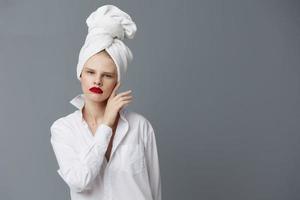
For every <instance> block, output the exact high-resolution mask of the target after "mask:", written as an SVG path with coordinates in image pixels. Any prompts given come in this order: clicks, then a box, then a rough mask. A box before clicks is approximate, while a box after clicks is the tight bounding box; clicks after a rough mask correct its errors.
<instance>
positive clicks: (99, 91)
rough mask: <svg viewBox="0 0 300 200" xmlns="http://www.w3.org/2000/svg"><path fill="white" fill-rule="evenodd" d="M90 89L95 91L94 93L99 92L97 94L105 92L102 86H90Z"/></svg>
mask: <svg viewBox="0 0 300 200" xmlns="http://www.w3.org/2000/svg"><path fill="white" fill-rule="evenodd" d="M90 91H91V92H94V93H97V94H102V93H103V91H102V90H101V88H98V87H92V88H90Z"/></svg>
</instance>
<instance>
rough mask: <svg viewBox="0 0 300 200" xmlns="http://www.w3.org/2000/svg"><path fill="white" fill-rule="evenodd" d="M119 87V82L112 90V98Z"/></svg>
mask: <svg viewBox="0 0 300 200" xmlns="http://www.w3.org/2000/svg"><path fill="white" fill-rule="evenodd" d="M120 85H121V83H120V81H118V82H117V84H116V86H115V88H114V89H113V91H112V93H111V96H113V97H114V96H116V93H117V90H118V89H119V88H120Z"/></svg>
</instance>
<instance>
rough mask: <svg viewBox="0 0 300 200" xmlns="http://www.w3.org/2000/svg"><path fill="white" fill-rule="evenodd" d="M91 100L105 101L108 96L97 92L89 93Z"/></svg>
mask: <svg viewBox="0 0 300 200" xmlns="http://www.w3.org/2000/svg"><path fill="white" fill-rule="evenodd" d="M88 98H89V100H91V101H95V102H98V103H101V102H104V101H106V100H107V98H106V97H105V96H104V95H103V93H102V94H96V93H89V95H88Z"/></svg>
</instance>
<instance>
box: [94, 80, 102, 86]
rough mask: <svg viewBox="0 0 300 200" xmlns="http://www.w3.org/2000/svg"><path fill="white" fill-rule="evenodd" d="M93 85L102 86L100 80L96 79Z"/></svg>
mask: <svg viewBox="0 0 300 200" xmlns="http://www.w3.org/2000/svg"><path fill="white" fill-rule="evenodd" d="M94 84H96V85H102V80H101V78H96V79H95V81H94Z"/></svg>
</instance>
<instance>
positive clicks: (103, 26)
mask: <svg viewBox="0 0 300 200" xmlns="http://www.w3.org/2000/svg"><path fill="white" fill-rule="evenodd" d="M86 24H87V26H88V34H87V36H86V39H85V42H84V44H83V46H82V48H81V49H80V52H79V58H78V63H77V78H78V79H79V80H80V75H81V72H82V69H83V66H84V64H85V63H86V61H87V60H88V59H89V58H90V57H91V56H93V55H95V54H96V53H99V52H100V51H102V50H106V52H107V53H108V54H109V55H110V57H111V58H112V59H113V61H114V63H115V65H116V67H117V74H118V81H120V82H121V80H123V79H124V78H125V75H126V72H127V66H128V64H129V63H130V62H131V61H132V59H133V55H132V52H131V51H130V49H129V48H128V47H127V46H126V45H125V44H124V43H123V40H124V39H125V38H128V39H132V38H133V37H134V35H135V32H136V30H137V27H136V24H135V22H134V21H132V19H131V17H130V16H129V15H128V14H127V13H125V12H124V11H122V10H121V9H119V8H118V7H116V6H114V5H104V6H101V7H99V8H98V9H97V10H96V11H94V12H93V13H91V14H90V16H89V17H88V18H87V19H86ZM70 103H71V104H73V105H74V106H76V107H77V108H82V106H83V105H84V95H83V94H79V95H77V96H76V97H75V98H73V99H72V100H71V101H70Z"/></svg>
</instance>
